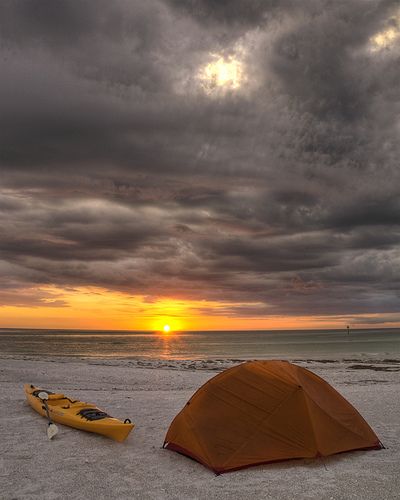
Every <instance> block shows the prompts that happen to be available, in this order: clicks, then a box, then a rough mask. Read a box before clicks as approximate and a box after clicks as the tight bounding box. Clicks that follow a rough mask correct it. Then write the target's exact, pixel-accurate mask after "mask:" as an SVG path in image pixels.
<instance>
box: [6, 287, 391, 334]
mask: <svg viewBox="0 0 400 500" xmlns="http://www.w3.org/2000/svg"><path fill="white" fill-rule="evenodd" d="M30 292H32V291H30ZM36 293H37V294H38V295H41V296H44V297H45V298H43V299H42V304H41V305H35V306H31V307H27V306H25V307H24V306H15V305H12V306H3V307H2V308H1V318H2V326H3V327H20V328H23V327H26V328H28V327H30V328H72V329H89V330H90V329H103V330H139V331H155V332H162V333H163V334H164V335H171V334H173V333H174V332H179V331H183V330H190V331H194V330H241V329H242V330H245V329H247V330H263V329H265V330H276V329H282V330H285V329H291V328H293V329H308V328H342V327H343V323H344V322H346V321H348V318H343V317H334V316H332V317H329V316H325V317H318V316H291V317H285V316H279V315H276V316H274V315H271V316H269V317H257V316H235V314H234V308H235V306H236V307H237V306H238V304H234V303H229V302H225V303H224V302H213V301H206V300H201V301H199V300H197V301H196V300H182V299H173V298H166V297H160V298H158V299H152V300H151V301H149V300H148V298H147V297H146V296H139V295H138V296H132V295H128V294H124V293H121V292H111V291H107V290H104V289H101V288H94V287H79V288H74V289H63V288H58V287H54V286H47V287H41V288H40V289H38V290H37V291H36ZM243 305H247V306H249V305H252V306H257V304H243ZM230 311H231V312H230ZM379 317H380V318H382V315H380V316H379ZM371 319H374V315H363V316H360V317H359V318H358V319H357V317H354V318H353V319H352V321H353V323H357V324H358V325H360V326H363V325H364V322H365V323H366V321H365V320H371ZM382 320H384V316H383V318H382ZM394 326H396V325H394Z"/></svg>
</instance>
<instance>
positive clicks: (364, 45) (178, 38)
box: [0, 0, 400, 316]
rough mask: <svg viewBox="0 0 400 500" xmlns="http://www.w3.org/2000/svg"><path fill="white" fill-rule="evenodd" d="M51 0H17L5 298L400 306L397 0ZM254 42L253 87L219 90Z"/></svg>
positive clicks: (3, 123)
mask: <svg viewBox="0 0 400 500" xmlns="http://www.w3.org/2000/svg"><path fill="white" fill-rule="evenodd" d="M34 5H35V6H36V2H28V1H26V2H3V3H2V5H1V7H0V8H1V10H2V14H1V15H0V33H1V34H0V39H1V45H0V50H1V56H0V71H1V74H2V78H1V80H0V130H1V135H0V181H1V184H2V194H1V197H0V231H1V240H0V256H1V258H2V261H1V262H2V265H1V266H0V273H1V275H2V284H4V286H3V295H2V301H3V303H7V304H8V303H12V302H13V300H15V303H18V304H19V305H20V304H22V302H21V301H23V300H25V299H26V301H27V302H30V303H32V304H34V303H35V298H34V296H32V295H29V293H30V292H29V293H28V292H24V293H26V296H25V299H23V292H22V291H23V290H29V289H31V288H30V287H32V286H35V285H41V284H55V285H58V286H65V287H68V286H72V287H74V286H81V285H83V286H86V285H93V286H101V287H105V288H107V289H112V290H121V291H124V292H129V293H140V294H144V293H145V294H148V295H149V296H158V295H172V296H175V297H180V298H188V299H189V298H198V299H208V300H216V301H220V302H226V301H228V302H229V301H230V302H231V303H232V304H233V305H232V306H229V307H228V306H224V307H227V309H224V313H225V312H226V313H229V311H230V312H231V314H233V315H246V314H249V315H255V316H257V315H260V316H262V315H269V314H280V315H283V314H292V315H294V314H305V315H310V314H319V315H324V314H351V313H354V314H356V313H357V314H361V313H368V312H385V313H390V312H392V313H395V312H398V310H399V305H400V303H399V294H398V290H399V289H400V283H399V280H400V277H399V266H400V262H399V231H398V223H399V216H400V211H399V203H398V199H399V194H400V193H399V187H398V186H400V178H399V177H400V175H399V169H398V157H399V153H400V151H399V146H398V145H399V141H398V133H399V129H398V111H399V102H400V91H399V87H398V80H399V69H398V68H399V66H398V64H397V62H398V57H399V55H398V50H397V49H396V47H395V46H394V47H393V48H391V49H390V50H386V51H377V52H371V51H369V50H368V43H369V39H370V37H371V36H372V35H373V34H374V33H376V32H378V31H379V30H381V29H384V28H385V26H387V23H388V22H389V21H388V18H389V17H390V15H391V14H392V13H393V12H394V10H393V9H394V8H395V7H396V5H397V3H396V2H389V1H381V2H361V1H359V0H352V1H340V2H329V1H326V2H314V1H311V2H307V3H306V4H300V3H297V2H296V3H294V2H289V1H288V2H286V1H285V2H275V1H271V2H258V1H255V2H245V3H243V2H233V3H229V5H230V7H229V8H228V7H226V5H225V2H206V1H200V0H199V1H193V2H185V3H182V2H174V1H170V2H157V1H151V2H145V3H143V2H123V1H118V2H112V3H110V2H99V3H96V6H94V4H93V3H90V2H83V1H82V2H57V3H54V2H51V5H50V3H48V2H43V3H41V6H40V7H38V8H34ZM56 6H57V7H56ZM361 18H362V22H361V20H360V19H361ZM246 36H247V37H248V38H246ZM248 40H251V43H250V42H248ZM238 41H240V42H241V43H242V44H244V45H246V43H249V45H248V46H246V50H247V52H246V50H245V55H243V57H244V60H245V63H246V68H247V71H248V76H249V78H250V80H251V81H250V83H251V84H252V85H250V84H249V85H248V88H247V87H246V86H245V88H244V89H243V91H239V92H237V93H235V92H227V93H221V94H218V93H217V94H215V95H207V94H206V93H204V92H203V90H202V88H201V85H199V83H198V82H197V81H196V77H195V75H196V72H197V71H198V70H199V67H200V66H201V65H204V64H205V63H206V62H207V61H210V53H213V52H221V53H224V54H229V51H232V50H233V48H234V46H235V42H238ZM253 80H254V81H253ZM18 294H21V297H22V298H21V301H18V299H17V296H18ZM37 301H38V303H42V302H43V300H42V298H40V297H38V298H37ZM243 303H246V304H249V305H243ZM235 304H237V306H235ZM254 304H256V305H254Z"/></svg>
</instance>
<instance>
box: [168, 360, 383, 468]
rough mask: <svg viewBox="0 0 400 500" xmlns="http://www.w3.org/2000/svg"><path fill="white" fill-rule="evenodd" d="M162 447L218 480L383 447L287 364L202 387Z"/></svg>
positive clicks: (349, 411)
mask: <svg viewBox="0 0 400 500" xmlns="http://www.w3.org/2000/svg"><path fill="white" fill-rule="evenodd" d="M164 447H165V448H168V449H170V450H174V451H177V452H179V453H182V454H184V455H187V456H189V457H191V458H194V459H195V460H197V461H198V462H200V463H202V464H203V465H205V466H206V467H209V468H210V469H212V470H213V471H215V472H216V473H218V474H219V473H223V472H227V471H232V470H235V469H241V468H244V467H248V466H251V465H257V464H263V463H267V462H274V461H278V460H286V459H292V458H306V457H307V458H309V457H318V456H327V455H333V454H334V453H340V452H343V451H350V450H361V449H370V448H371V449H379V448H381V447H382V445H381V443H380V441H379V439H378V437H377V436H376V435H375V433H374V432H373V430H372V429H371V427H370V426H369V425H368V424H367V422H366V421H365V420H364V419H363V418H362V416H361V415H360V414H359V413H358V412H357V410H356V409H355V408H354V407H353V406H352V405H351V404H350V403H349V402H348V401H347V400H346V399H345V398H344V397H343V396H341V395H340V394H339V393H338V392H337V391H336V390H335V389H334V388H333V387H331V386H330V385H329V384H328V383H327V382H325V381H324V380H323V379H322V378H320V377H318V376H317V375H315V374H314V373H312V372H310V371H309V370H306V369H305V368H302V367H300V366H296V365H293V364H291V363H289V362H287V361H251V362H247V363H243V364H241V365H238V366H235V367H233V368H230V369H228V370H225V371H224V372H222V373H220V374H219V375H217V376H216V377H213V378H212V379H211V380H209V381H208V382H207V383H206V384H204V385H203V386H202V387H201V388H200V389H199V390H198V391H197V392H196V393H195V394H194V395H193V396H192V398H191V399H190V400H189V401H188V402H187V403H186V406H185V407H184V408H183V409H182V411H181V412H180V413H179V414H178V415H177V416H176V417H175V419H174V420H173V422H172V424H171V426H170V428H169V429H168V432H167V435H166V437H165V442H164Z"/></svg>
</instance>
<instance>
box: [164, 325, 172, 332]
mask: <svg viewBox="0 0 400 500" xmlns="http://www.w3.org/2000/svg"><path fill="white" fill-rule="evenodd" d="M163 331H164V333H169V332H170V331H171V327H170V326H169V325H164V326H163Z"/></svg>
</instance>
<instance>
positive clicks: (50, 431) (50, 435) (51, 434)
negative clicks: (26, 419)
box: [47, 422, 58, 439]
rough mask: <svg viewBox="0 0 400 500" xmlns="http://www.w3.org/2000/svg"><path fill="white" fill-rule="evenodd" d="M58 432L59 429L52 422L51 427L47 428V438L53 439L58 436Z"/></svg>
mask: <svg viewBox="0 0 400 500" xmlns="http://www.w3.org/2000/svg"><path fill="white" fill-rule="evenodd" d="M57 432H58V427H57V426H56V424H53V423H52V422H51V423H49V425H48V426H47V437H48V438H49V439H53V437H54V436H55V435H56V434H57Z"/></svg>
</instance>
